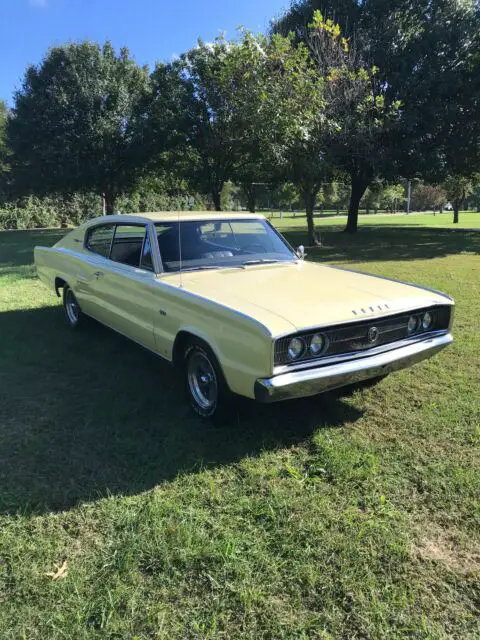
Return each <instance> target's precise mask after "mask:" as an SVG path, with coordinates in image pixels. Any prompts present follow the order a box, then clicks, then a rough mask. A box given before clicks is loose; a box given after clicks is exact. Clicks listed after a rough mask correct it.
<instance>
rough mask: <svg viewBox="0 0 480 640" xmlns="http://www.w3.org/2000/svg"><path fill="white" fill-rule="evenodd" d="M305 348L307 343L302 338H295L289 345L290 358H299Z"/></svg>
mask: <svg viewBox="0 0 480 640" xmlns="http://www.w3.org/2000/svg"><path fill="white" fill-rule="evenodd" d="M304 350H305V343H304V341H303V340H302V339H301V338H293V340H290V343H289V345H288V357H289V358H290V360H297V358H300V356H301V355H302V354H303V352H304Z"/></svg>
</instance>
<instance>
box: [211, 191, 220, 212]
mask: <svg viewBox="0 0 480 640" xmlns="http://www.w3.org/2000/svg"><path fill="white" fill-rule="evenodd" d="M212 200H213V206H214V207H215V211H221V210H222V203H221V193H220V191H215V190H213V191H212Z"/></svg>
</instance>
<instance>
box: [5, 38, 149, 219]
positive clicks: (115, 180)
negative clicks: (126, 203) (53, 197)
mask: <svg viewBox="0 0 480 640" xmlns="http://www.w3.org/2000/svg"><path fill="white" fill-rule="evenodd" d="M148 91H149V82H148V73H147V70H146V69H141V68H139V67H138V66H137V64H136V63H135V62H134V61H133V60H132V59H131V58H130V57H129V53H128V51H127V50H126V49H122V50H121V51H120V54H119V55H117V54H116V53H115V51H114V49H113V47H112V46H111V44H110V43H108V42H107V43H106V44H105V45H104V46H103V48H101V47H100V46H99V45H97V44H93V43H90V42H82V43H80V44H67V45H64V46H61V47H54V48H52V49H51V50H50V51H49V52H48V54H47V56H46V57H45V59H44V60H43V61H42V63H41V64H40V65H39V66H37V67H35V66H30V67H29V68H28V69H27V72H26V74H25V79H24V82H23V86H22V88H21V89H20V91H18V92H17V94H16V96H15V108H14V109H13V113H12V117H11V119H10V126H9V138H10V143H11V146H12V149H13V151H14V153H15V180H16V183H17V189H18V191H19V192H22V193H25V191H27V190H29V189H31V190H33V191H35V192H37V193H41V192H44V193H48V192H72V191H85V192H88V191H93V192H95V193H97V194H99V195H100V194H104V196H105V199H106V204H107V210H108V212H112V211H113V208H114V203H115V199H116V197H117V196H118V195H119V194H120V193H122V192H123V191H125V190H127V189H128V188H131V187H132V186H133V185H134V183H135V180H136V178H137V176H138V173H139V170H140V169H141V167H142V165H143V163H144V162H145V158H144V152H143V146H142V140H141V136H139V135H138V134H137V130H136V124H137V120H138V119H141V118H140V116H141V113H140V112H139V109H140V106H142V104H143V103H142V100H144V99H145V97H146V95H147V94H148Z"/></svg>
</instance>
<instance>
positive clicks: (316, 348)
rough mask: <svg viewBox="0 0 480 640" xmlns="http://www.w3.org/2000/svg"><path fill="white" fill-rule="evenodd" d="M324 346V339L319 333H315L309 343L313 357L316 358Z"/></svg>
mask: <svg viewBox="0 0 480 640" xmlns="http://www.w3.org/2000/svg"><path fill="white" fill-rule="evenodd" d="M324 346H325V338H324V337H323V336H322V334H321V333H316V334H315V335H314V336H313V338H312V341H311V342H310V351H311V353H312V355H313V356H318V354H319V353H321V352H322V350H323V347H324Z"/></svg>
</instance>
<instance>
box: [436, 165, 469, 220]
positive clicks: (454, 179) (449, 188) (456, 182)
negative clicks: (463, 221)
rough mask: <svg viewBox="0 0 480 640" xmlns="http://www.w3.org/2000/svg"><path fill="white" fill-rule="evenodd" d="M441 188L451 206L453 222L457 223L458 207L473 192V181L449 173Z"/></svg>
mask: <svg viewBox="0 0 480 640" xmlns="http://www.w3.org/2000/svg"><path fill="white" fill-rule="evenodd" d="M443 188H444V190H445V193H446V194H447V198H448V199H449V200H450V202H451V203H452V206H453V222H454V224H458V222H459V211H460V208H461V206H462V205H463V203H464V202H465V200H466V199H467V198H468V196H469V195H471V194H472V193H473V188H474V182H473V180H472V179H471V178H467V177H465V176H454V175H451V176H449V177H448V178H447V179H446V180H445V182H444V183H443Z"/></svg>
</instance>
